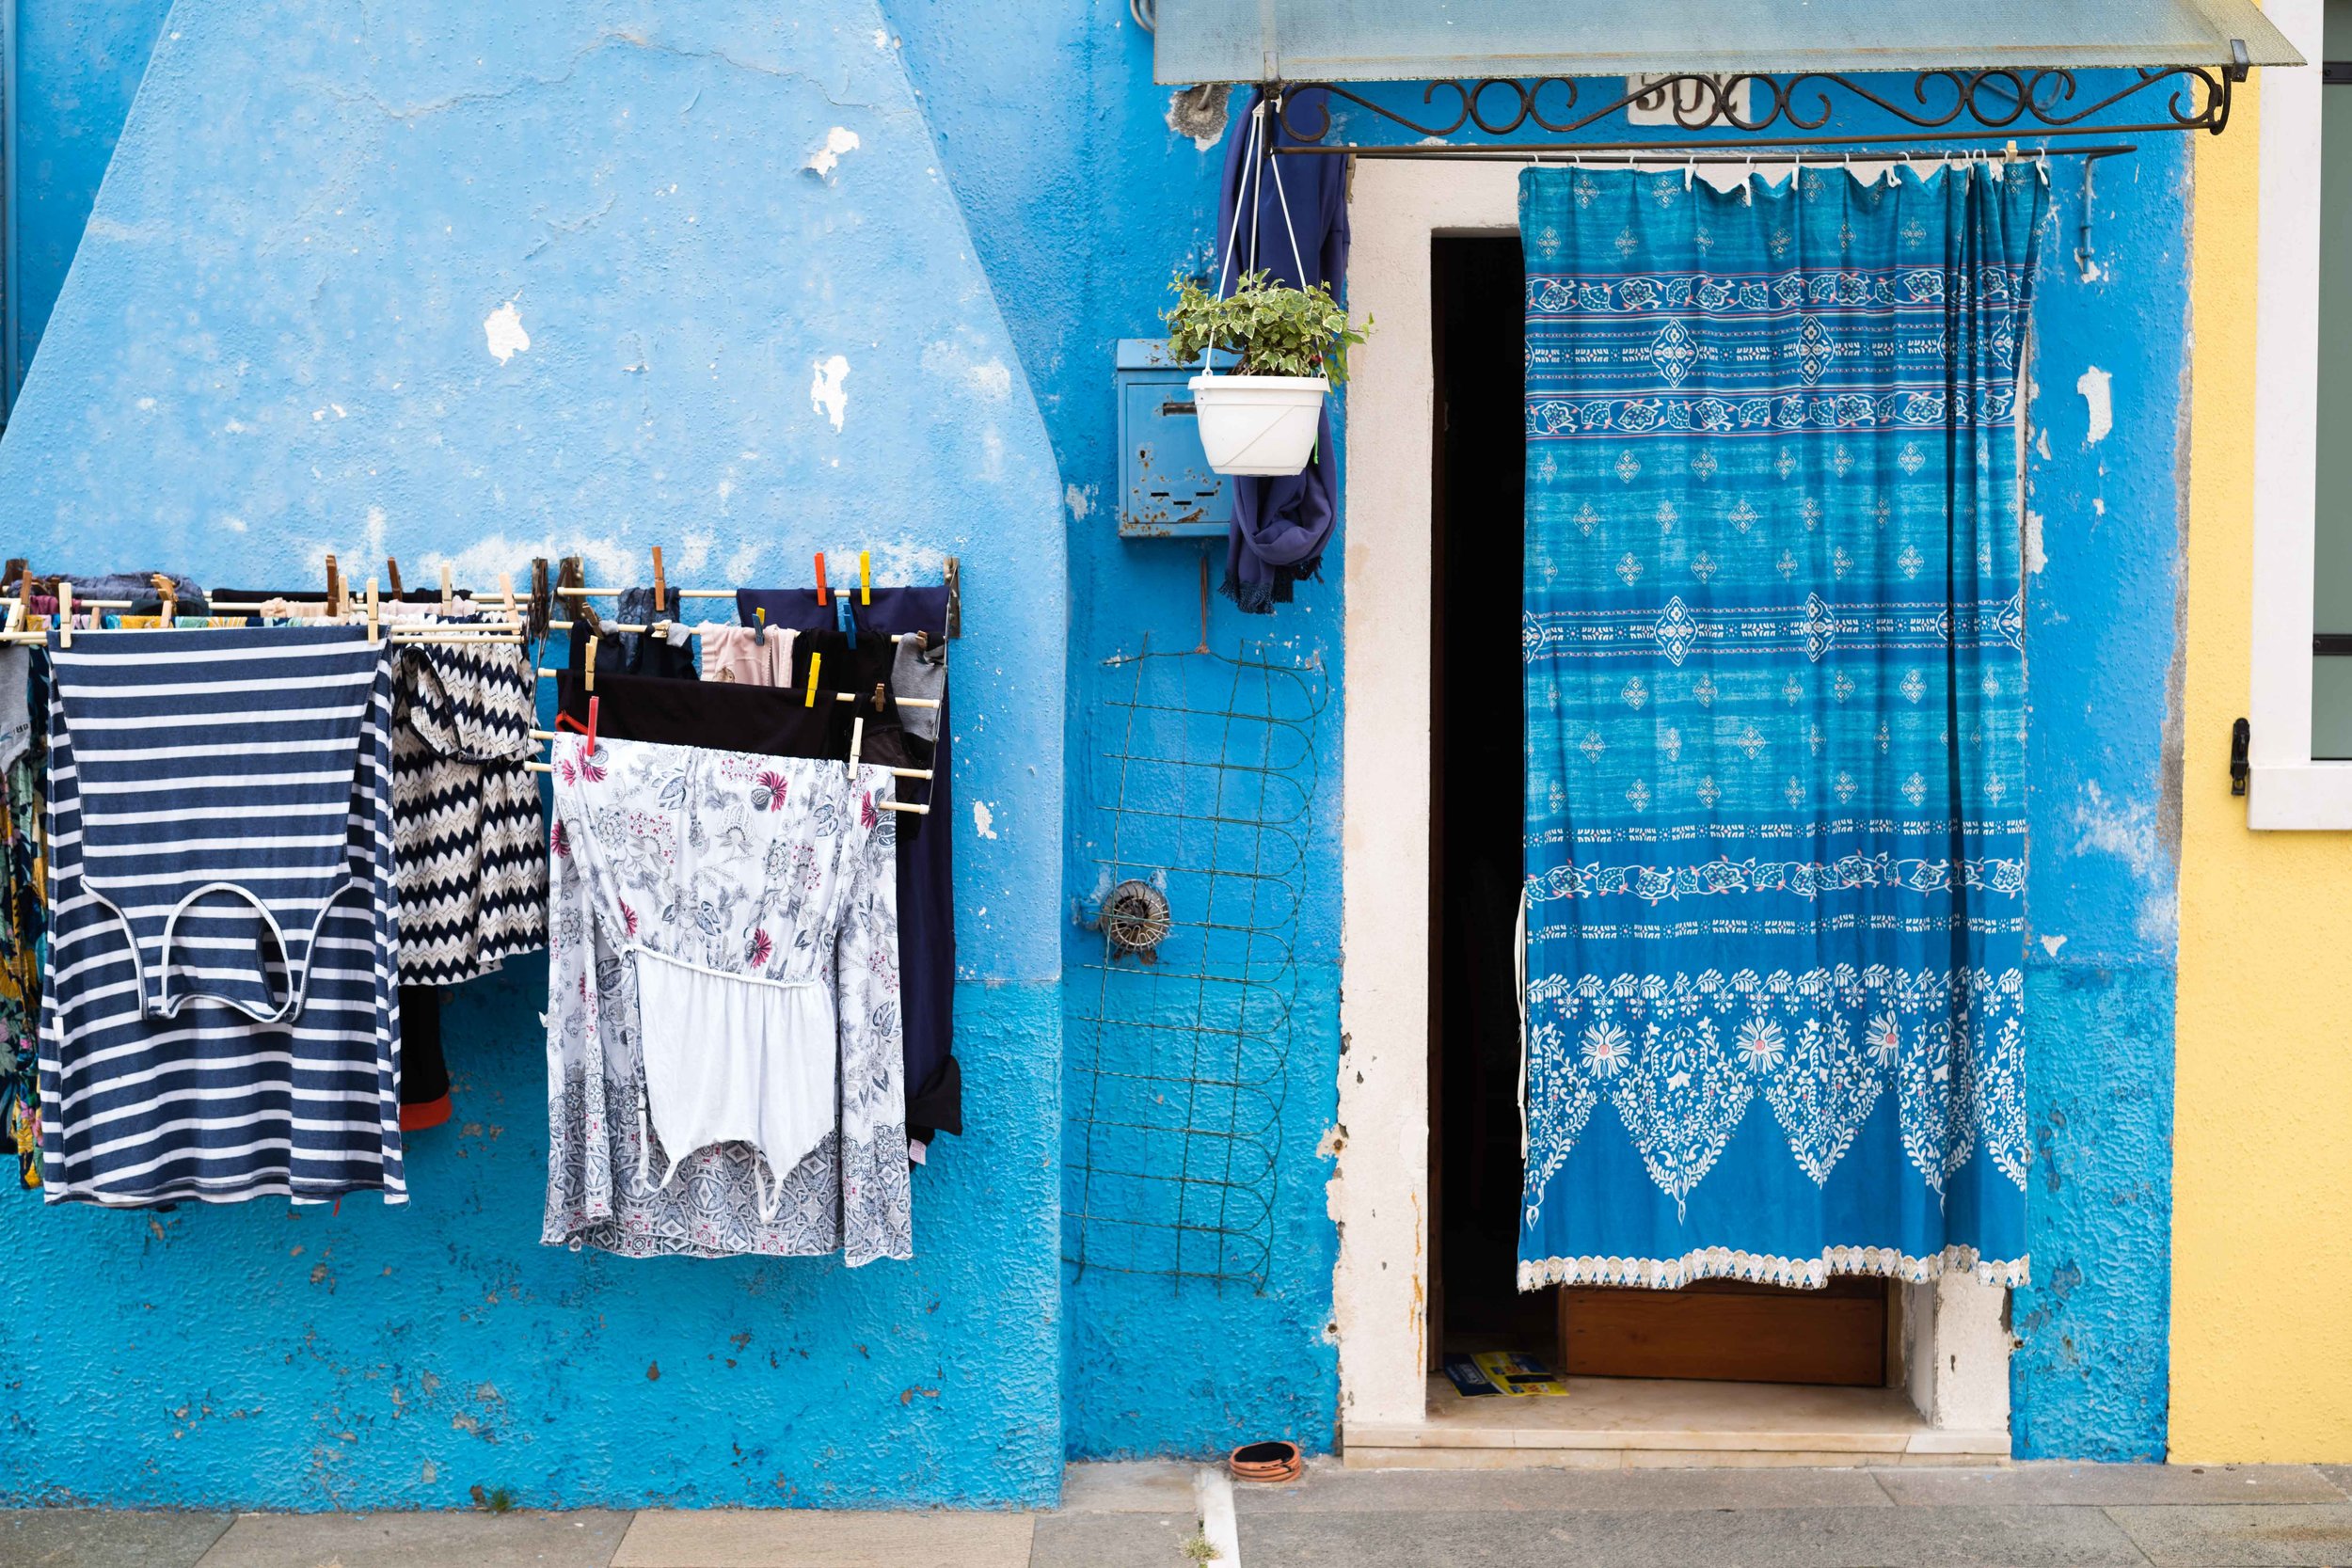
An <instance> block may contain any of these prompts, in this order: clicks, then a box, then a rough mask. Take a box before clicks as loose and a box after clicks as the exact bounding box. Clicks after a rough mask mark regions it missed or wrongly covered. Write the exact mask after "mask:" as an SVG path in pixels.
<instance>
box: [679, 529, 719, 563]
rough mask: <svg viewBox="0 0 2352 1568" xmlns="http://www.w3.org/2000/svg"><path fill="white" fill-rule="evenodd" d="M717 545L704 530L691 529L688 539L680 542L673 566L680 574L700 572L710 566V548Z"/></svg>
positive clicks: (687, 533)
mask: <svg viewBox="0 0 2352 1568" xmlns="http://www.w3.org/2000/svg"><path fill="white" fill-rule="evenodd" d="M717 543H718V541H717V540H716V539H713V538H712V537H711V536H710V535H709V534H708V533H707V532H706V531H703V530H700V529H689V530H687V531H686V537H685V538H683V539H681V540H679V541H678V551H677V554H676V555H675V557H673V558H672V561H671V564H672V566H673V567H674V569H675V570H677V571H680V572H699V571H701V570H702V569H703V568H704V567H705V566H707V565H709V564H710V546H713V545H715V544H717Z"/></svg>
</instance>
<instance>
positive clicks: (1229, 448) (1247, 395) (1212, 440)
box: [1191, 375, 1331, 474]
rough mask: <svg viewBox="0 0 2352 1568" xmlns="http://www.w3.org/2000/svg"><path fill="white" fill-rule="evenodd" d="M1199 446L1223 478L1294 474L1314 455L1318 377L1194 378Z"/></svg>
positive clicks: (1323, 384)
mask: <svg viewBox="0 0 2352 1568" xmlns="http://www.w3.org/2000/svg"><path fill="white" fill-rule="evenodd" d="M1191 386H1192V401H1193V406H1194V407H1195V408H1196V409H1197V410H1198V411H1199V414H1200V446H1201V449H1202V450H1203V451H1206V452H1207V453H1208V455H1209V467H1212V468H1214V469H1216V471H1217V472H1218V473H1221V474H1295V473H1297V472H1298V471H1300V470H1301V469H1303V468H1304V467H1306V466H1307V460H1308V459H1309V458H1310V457H1312V456H1313V455H1314V451H1315V436H1316V433H1317V431H1318V429H1319V428H1320V426H1321V424H1322V420H1323V399H1324V394H1326V393H1327V392H1328V391H1330V389H1331V383H1330V382H1329V381H1327V380H1326V379H1325V378H1324V377H1322V376H1319V375H1196V376H1194V377H1193V378H1192V382H1191Z"/></svg>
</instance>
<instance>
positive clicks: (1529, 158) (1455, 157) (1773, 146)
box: [1275, 137, 2139, 167]
mask: <svg viewBox="0 0 2352 1568" xmlns="http://www.w3.org/2000/svg"><path fill="white" fill-rule="evenodd" d="M1827 139H1828V140H1829V141H1830V143H1831V144H1832V145H1837V143H1838V138H1827ZM1848 139H1850V140H1851V141H1852V143H1853V145H1852V146H1851V148H1848V149H1847V150H1843V151H1836V152H1830V151H1821V150H1817V149H1819V148H1820V147H1821V146H1822V141H1821V140H1820V139H1815V140H1804V141H1800V140H1797V139H1795V138H1793V137H1792V138H1788V139H1785V140H1779V141H1756V142H1731V143H1725V142H1529V143H1526V144H1524V145H1522V146H1518V147H1510V146H1491V147H1445V146H1438V147H1347V146H1329V147H1278V148H1276V149H1275V151H1276V152H1277V153H1278V154H1279V155H1280V156H1282V157H1285V158H1294V157H1299V156H1302V155H1312V154H1315V153H1323V154H1325V155H1327V156H1334V157H1345V158H1394V159H1425V160H1429V161H1432V162H1454V163H1484V164H1539V163H1547V162H1551V163H1560V164H1568V165H1573V164H1576V163H1579V162H1582V163H1588V164H1659V165H1669V164H1671V165H1682V164H1757V165H1762V166H1767V167H1770V166H1786V165H1788V164H1849V163H1867V164H1905V163H1950V162H1954V161H1956V160H1958V159H1959V158H1961V157H1963V156H1966V155H1968V150H1967V149H1963V148H1958V147H1948V146H1947V147H1942V148H1922V147H1879V146H1875V145H1870V144H1868V143H1867V142H1866V141H1865V140H1864V139H1863V138H1860V137H1853V138H1848ZM1953 139H1954V140H1956V141H1957V140H1961V139H1963V138H1960V137H1955V138H1953ZM1726 147H1730V148H1734V149H1744V150H1733V151H1725V150H1724V148H1726ZM2138 150H2139V147H2138V144H2137V143H2136V142H2111V143H2106V144H2103V145H2101V146H2098V147H2072V146H2068V147H2049V146H2036V147H2020V148H2018V149H2017V150H2016V156H2015V160H2014V161H2015V162H2018V163H2021V164H2022V163H2026V162H2031V161H2039V160H2041V159H2043V158H2113V157H2118V156H2120V155H2122V154H2123V153H2126V152H2137V151H2138ZM1980 161H1991V162H2009V161H2010V152H2009V150H2008V149H2006V148H1993V149H1987V150H1983V151H1982V153H1981V155H1980Z"/></svg>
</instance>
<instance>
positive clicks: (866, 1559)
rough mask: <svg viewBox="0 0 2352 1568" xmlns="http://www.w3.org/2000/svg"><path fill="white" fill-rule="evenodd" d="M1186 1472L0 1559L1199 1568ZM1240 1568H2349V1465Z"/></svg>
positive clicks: (1764, 1480)
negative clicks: (1006, 1506) (934, 1508)
mask: <svg viewBox="0 0 2352 1568" xmlns="http://www.w3.org/2000/svg"><path fill="white" fill-rule="evenodd" d="M1194 1474H1195V1467H1194V1466H1191V1465H1180V1464H1154V1465H1073V1466H1071V1469H1070V1472H1069V1477H1068V1480H1067V1482H1066V1484H1065V1487H1064V1495H1063V1506H1062V1507H1061V1508H1060V1509H1059V1510H1057V1511H1056V1512H1053V1513H821V1512H814V1511H776V1512H748V1511H740V1510H711V1511H697V1510H667V1509H643V1510H638V1511H636V1512H634V1513H628V1512H607V1511H582V1512H577V1513H532V1512H524V1511H516V1512H515V1513H367V1514H359V1513H323V1514H322V1513H310V1514H288V1513H246V1514H230V1513H144V1512H117V1511H105V1510H82V1509H30V1510H21V1511H15V1512H0V1568H504V1565H507V1564H515V1565H523V1564H531V1565H535V1568H1191V1565H1192V1563H1193V1561H1194V1560H1193V1558H1191V1557H1189V1556H1187V1555H1186V1553H1185V1550H1184V1544H1185V1543H1186V1542H1187V1541H1188V1540H1189V1539H1191V1538H1192V1537H1194V1536H1195V1535H1197V1534H1198V1533H1199V1531H1200V1519H1199V1516H1198V1514H1197V1513H1196V1509H1197V1506H1198V1505H1197V1503H1196V1499H1195V1493H1194V1487H1193V1477H1194ZM1234 1508H1235V1514H1236V1522H1237V1525H1238V1533H1239V1539H1240V1548H1241V1560H1242V1564H1243V1565H1244V1568H1506V1565H1507V1568H1520V1565H1529V1568H1534V1565H1542V1568H1686V1565H1687V1568H1798V1565H1803V1568H1879V1565H1882V1564H1883V1565H1890V1568H1892V1565H1899V1568H1994V1565H2001V1568H2030V1565H2039V1564H2051V1565H2066V1568H2074V1565H2085V1568H2092V1565H2105V1564H2114V1565H2116V1568H2147V1565H2153V1568H2280V1565H2287V1568H2292V1565H2312V1568H2328V1565H2340V1564H2345V1563H2352V1467H2345V1466H2319V1465H2205V1466H2188V1465H2013V1466H2010V1467H2006V1468H2002V1469H1997V1470H1959V1469H1901V1470H1863V1469H1849V1470H1801V1469H1668V1470H1520V1471H1394V1470H1390V1471H1356V1472H1350V1471H1347V1470H1343V1469H1341V1468H1340V1467H1339V1466H1338V1465H1334V1464H1331V1463H1329V1462H1321V1463H1318V1464H1316V1465H1313V1466H1312V1467H1311V1469H1310V1470H1309V1473H1308V1474H1307V1476H1306V1478H1305V1479H1304V1480H1303V1481H1300V1482H1298V1483H1297V1484H1295V1485H1293V1486H1286V1487H1242V1488H1237V1489H1236V1491H1235V1495H1234Z"/></svg>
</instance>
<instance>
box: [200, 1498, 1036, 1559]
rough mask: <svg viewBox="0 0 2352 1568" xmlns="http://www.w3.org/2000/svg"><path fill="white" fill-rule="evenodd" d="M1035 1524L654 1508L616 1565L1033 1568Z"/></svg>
mask: <svg viewBox="0 0 2352 1568" xmlns="http://www.w3.org/2000/svg"><path fill="white" fill-rule="evenodd" d="M1035 1526H1036V1518H1035V1516H1034V1515H1032V1514H1027V1513H863V1512H854V1511H839V1510H832V1509H826V1510H821V1511H820V1510H817V1509H757V1510H755V1509H711V1510H708V1511H692V1512H669V1511H663V1512H659V1513H656V1512H651V1511H648V1512H646V1513H640V1514H638V1515H637V1518H636V1522H635V1523H633V1524H632V1525H630V1526H629V1529H628V1535H627V1536H626V1537H624V1538H623V1539H622V1542H621V1549H620V1550H619V1551H618V1552H616V1553H614V1554H613V1556H612V1568H1028V1562H1029V1544H1030V1536H1031V1533H1032V1532H1033V1530H1034V1528H1035ZM208 1568H209V1565H208ZM343 1568H357V1565H356V1564H352V1563H345V1564H344V1565H343Z"/></svg>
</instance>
